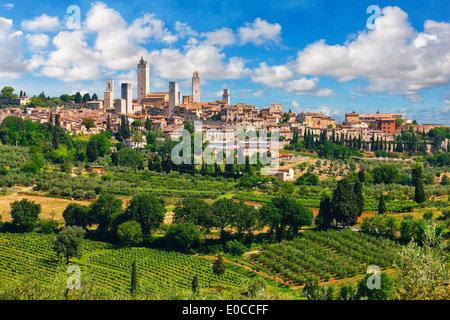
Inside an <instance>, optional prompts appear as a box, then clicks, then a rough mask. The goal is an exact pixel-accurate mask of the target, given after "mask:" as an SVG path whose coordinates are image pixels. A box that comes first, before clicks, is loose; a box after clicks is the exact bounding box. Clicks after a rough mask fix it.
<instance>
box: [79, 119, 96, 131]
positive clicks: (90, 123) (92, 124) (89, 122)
mask: <svg viewBox="0 0 450 320" xmlns="http://www.w3.org/2000/svg"><path fill="white" fill-rule="evenodd" d="M81 124H82V125H84V126H85V127H86V129H87V130H88V131H89V129H91V128H95V127H96V126H97V125H96V123H95V119H94V118H92V117H87V118H84V119H83V120H82V121H81Z"/></svg>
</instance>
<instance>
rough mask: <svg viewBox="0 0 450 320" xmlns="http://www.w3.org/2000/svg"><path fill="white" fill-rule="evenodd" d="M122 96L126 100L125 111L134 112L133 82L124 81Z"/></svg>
mask: <svg viewBox="0 0 450 320" xmlns="http://www.w3.org/2000/svg"><path fill="white" fill-rule="evenodd" d="M121 89H122V91H121V98H122V99H123V100H125V111H126V113H132V112H133V97H132V95H131V92H132V85H131V83H122V87H121Z"/></svg>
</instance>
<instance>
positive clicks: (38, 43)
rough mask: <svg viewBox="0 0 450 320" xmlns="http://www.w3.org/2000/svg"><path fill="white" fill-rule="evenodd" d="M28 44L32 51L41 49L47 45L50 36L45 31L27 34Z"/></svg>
mask: <svg viewBox="0 0 450 320" xmlns="http://www.w3.org/2000/svg"><path fill="white" fill-rule="evenodd" d="M25 38H26V40H27V42H28V46H29V47H30V49H31V50H32V51H35V50H40V49H43V48H45V47H47V45H48V43H49V41H50V37H49V36H48V35H46V34H44V33H38V34H27V35H26V36H25Z"/></svg>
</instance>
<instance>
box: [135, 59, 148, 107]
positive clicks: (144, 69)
mask: <svg viewBox="0 0 450 320" xmlns="http://www.w3.org/2000/svg"><path fill="white" fill-rule="evenodd" d="M137 69H138V70H137V72H138V77H137V86H138V87H137V102H138V103H142V99H143V98H145V97H146V96H147V94H148V93H149V92H150V65H149V64H148V62H147V60H144V58H143V57H141V60H139V63H138V65H137Z"/></svg>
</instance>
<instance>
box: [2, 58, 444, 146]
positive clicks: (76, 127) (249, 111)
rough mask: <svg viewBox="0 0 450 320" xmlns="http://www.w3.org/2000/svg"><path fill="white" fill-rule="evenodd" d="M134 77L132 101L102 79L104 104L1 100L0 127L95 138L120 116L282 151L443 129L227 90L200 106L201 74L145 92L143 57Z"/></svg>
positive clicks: (124, 88)
mask: <svg viewBox="0 0 450 320" xmlns="http://www.w3.org/2000/svg"><path fill="white" fill-rule="evenodd" d="M137 75H138V77H137V90H136V91H137V97H136V98H133V97H132V91H133V88H132V84H131V83H121V86H120V87H121V92H120V97H119V98H116V96H117V94H115V92H114V80H113V79H106V88H105V91H104V95H103V100H100V99H98V100H91V101H86V102H85V103H75V102H74V101H68V102H67V103H64V104H62V105H58V106H54V107H27V105H29V104H30V101H31V98H29V97H26V96H23V95H21V96H20V97H18V98H3V99H0V105H3V106H5V107H4V108H3V109H1V110H0V122H1V121H3V119H4V118H6V117H7V116H11V115H13V116H18V117H28V118H30V119H32V120H35V121H38V120H40V121H42V122H45V121H48V120H49V118H50V116H51V114H52V117H53V118H54V119H55V120H56V121H58V123H59V126H60V127H61V128H63V129H64V130H65V131H66V132H69V133H72V134H77V133H81V132H82V133H98V132H99V131H102V130H105V129H106V127H107V125H109V127H110V129H111V130H113V131H117V130H118V128H119V126H120V122H121V120H122V118H123V116H125V118H126V119H127V120H128V121H129V122H130V123H132V122H133V121H135V120H139V121H140V122H141V123H144V122H145V121H150V122H151V126H152V130H155V131H163V132H164V133H165V134H166V135H168V136H170V135H172V134H175V133H176V132H177V131H178V132H179V131H180V130H181V129H182V128H183V125H184V123H185V122H189V123H193V122H194V121H201V122H202V128H203V130H205V131H208V130H209V131H222V130H225V129H245V130H260V129H264V130H267V132H272V131H274V130H277V131H278V132H279V134H280V138H281V139H282V146H284V145H286V144H287V143H289V142H290V141H292V139H293V137H294V135H295V134H297V135H303V136H304V135H306V133H307V132H309V133H310V134H312V135H313V136H315V137H316V138H318V137H319V136H320V135H321V134H322V133H323V132H326V135H327V137H328V138H330V137H331V136H343V137H345V139H347V140H351V139H354V138H356V139H361V140H362V141H365V142H369V141H371V140H381V141H384V142H392V141H394V138H395V135H399V134H401V133H402V132H403V131H405V130H408V129H409V130H410V131H411V130H412V131H413V132H420V133H425V134H426V133H428V131H429V130H430V129H432V128H436V127H444V126H443V125H439V124H418V123H417V122H416V121H415V120H414V121H412V120H411V119H408V118H405V117H404V115H403V114H401V113H379V112H376V113H368V114H358V113H355V112H349V113H346V114H345V121H344V122H342V123H337V122H336V120H335V119H334V118H332V117H330V116H327V115H324V114H321V113H317V112H300V113H297V114H295V113H293V112H291V110H288V111H286V110H283V105H282V104H281V103H271V104H270V106H269V107H266V108H258V107H257V106H255V105H247V104H243V103H236V104H233V103H232V102H231V93H230V90H229V89H223V96H222V100H216V101H208V102H202V101H201V99H200V94H201V85H200V74H199V73H198V72H197V71H195V72H194V73H193V76H192V93H191V94H190V95H183V94H182V92H180V90H179V84H178V82H177V81H170V82H169V86H168V89H169V90H168V92H150V65H149V63H148V61H146V60H144V59H143V58H141V59H140V61H139V62H138V64H137ZM24 109H25V110H24ZM86 118H92V119H93V121H94V125H93V126H92V127H89V128H87V127H86V125H84V124H83V123H82V122H83V120H84V119H86ZM108 118H109V120H108ZM108 122H109V124H108ZM138 123H139V122H138ZM141 129H143V127H142V128H141ZM144 139H145V137H144ZM124 143H126V144H127V145H128V146H130V147H138V146H139V147H143V146H145V141H142V142H140V143H135V142H133V140H132V138H130V139H127V140H126V141H124ZM441 146H442V150H447V148H448V139H445V140H443V141H442V143H441ZM370 148H371V145H370V144H367V145H366V149H367V150H370ZM434 151H436V150H433V144H432V143H429V144H428V145H427V152H434Z"/></svg>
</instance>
